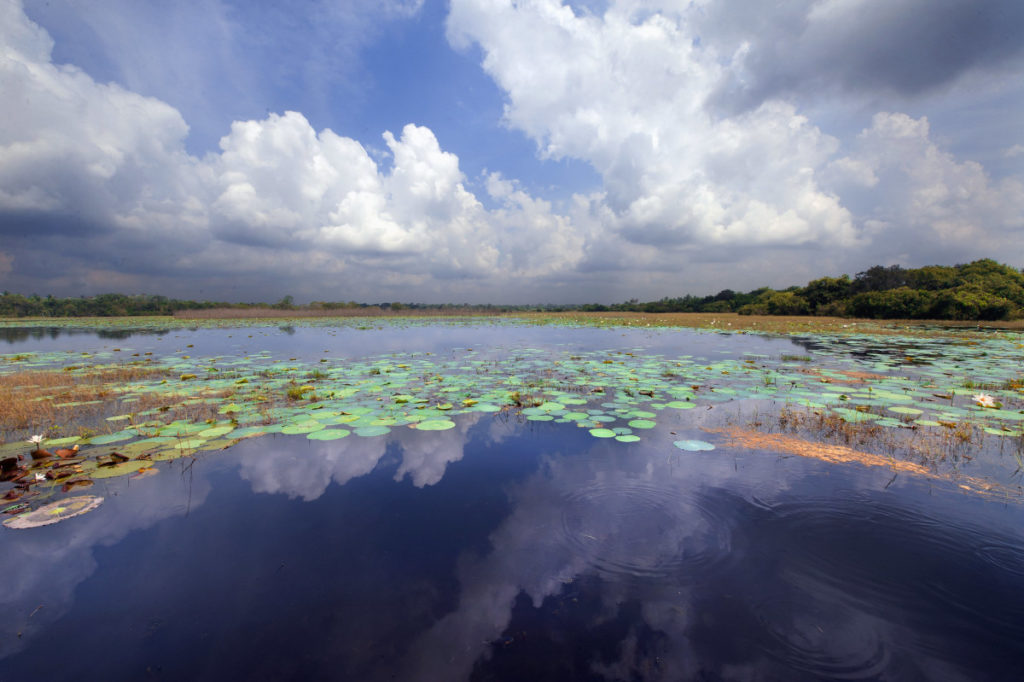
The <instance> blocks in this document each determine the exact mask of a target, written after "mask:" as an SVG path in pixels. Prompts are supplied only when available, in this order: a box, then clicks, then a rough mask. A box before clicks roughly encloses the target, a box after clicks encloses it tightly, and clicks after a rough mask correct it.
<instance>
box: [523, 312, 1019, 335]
mask: <svg viewBox="0 0 1024 682" xmlns="http://www.w3.org/2000/svg"><path fill="white" fill-rule="evenodd" d="M514 316H515V317H522V318H524V319H527V320H537V321H546V320H554V321H559V320H561V321H565V322H577V323H581V324H601V323H602V322H604V321H607V322H608V323H611V324H623V325H627V326H634V327H646V326H651V327H692V328H700V329H717V330H723V331H761V332H777V333H790V332H798V333H799V332H818V333H820V332H838V333H854V332H855V333H861V334H907V333H922V334H923V333H928V332H929V328H937V327H940V328H942V330H943V331H942V332H941V333H943V334H949V332H950V330H955V329H967V328H969V327H976V328H978V329H982V328H984V329H1008V330H1024V320H1014V321H1012V322H981V323H965V322H963V321H952V320H868V319H853V318H844V317H814V316H807V315H739V314H737V313H636V312H622V311H614V312H613V311H607V312H578V311H573V312H559V313H517V314H515V315H514Z"/></svg>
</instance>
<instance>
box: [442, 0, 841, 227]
mask: <svg viewBox="0 0 1024 682" xmlns="http://www.w3.org/2000/svg"><path fill="white" fill-rule="evenodd" d="M639 9H640V8H639V7H637V6H634V5H633V4H632V3H616V4H614V5H612V6H611V7H609V8H608V10H607V11H606V12H605V13H604V14H603V16H601V17H598V16H596V15H593V14H586V13H585V14H581V15H577V14H575V13H574V12H573V11H572V9H571V8H570V7H568V6H564V5H562V4H561V3H560V2H557V1H556V0H549V1H540V0H538V1H536V2H529V3H511V2H506V3H491V2H482V1H480V0H461V1H457V2H453V3H452V10H451V15H450V17H449V23H448V31H449V36H450V39H451V40H452V42H453V43H454V44H455V45H457V46H465V45H468V44H470V43H476V44H479V45H480V47H481V48H482V49H483V53H484V59H483V67H484V69H485V70H486V71H487V72H488V73H489V74H490V75H491V76H492V77H493V78H494V79H495V81H496V82H497V83H498V84H499V85H500V86H501V87H502V89H503V90H505V91H506V92H507V93H508V96H509V103H508V105H507V107H506V109H505V117H506V120H507V122H508V124H509V125H511V126H513V127H516V128H519V129H521V130H523V131H524V132H525V133H526V134H527V135H529V136H530V137H531V138H532V139H534V141H535V142H536V143H537V145H538V148H539V150H540V153H541V154H542V155H544V156H546V157H551V158H556V159H557V158H562V157H566V156H569V157H573V158H578V159H583V160H586V161H588V162H589V163H590V164H592V165H593V166H594V168H596V169H597V170H598V171H599V172H600V173H601V175H602V177H603V179H604V184H605V190H606V193H607V195H606V200H607V203H608V205H609V207H610V208H611V209H612V210H613V211H614V212H615V216H616V221H617V227H618V229H619V230H620V231H621V232H622V234H624V235H625V236H626V237H627V238H628V240H629V241H632V242H636V243H640V244H645V243H646V244H655V245H668V246H675V245H682V244H689V243H703V244H712V245H713V244H723V243H741V244H782V243H784V244H787V245H794V244H801V243H806V242H815V241H829V242H834V243H838V244H840V245H852V244H854V243H855V242H856V241H857V239H858V236H857V233H856V230H855V228H854V224H853V220H852V218H851V216H850V214H849V212H848V211H847V210H846V209H845V208H844V207H843V206H842V205H841V203H840V201H839V199H838V198H837V197H836V196H834V195H831V194H829V193H827V192H825V191H823V190H822V189H821V188H820V186H819V184H818V180H817V178H816V175H815V172H816V170H817V169H819V168H820V167H821V166H822V165H823V164H824V163H825V162H826V161H827V159H828V158H829V157H830V156H831V155H832V154H833V153H834V152H835V151H836V149H837V147H838V141H837V140H835V139H833V138H831V137H829V136H828V135H825V134H823V133H822V132H821V131H820V130H819V129H818V128H817V127H815V126H814V125H813V124H811V123H810V122H809V121H808V120H807V119H806V118H805V117H803V116H801V115H799V114H798V113H797V111H796V109H795V107H794V106H792V105H791V104H788V103H784V102H778V101H772V102H768V103H765V104H764V105H762V106H760V107H758V108H756V109H754V110H752V111H748V112H745V113H743V114H742V115H739V116H737V117H734V118H728V119H716V118H714V117H713V116H712V115H711V114H709V112H708V111H707V108H706V107H705V100H706V99H707V97H708V96H709V95H710V94H711V92H712V91H713V90H714V88H715V87H716V84H717V83H719V82H720V80H721V79H722V77H723V73H724V72H725V70H726V68H727V67H726V66H723V65H722V64H721V63H720V61H719V55H718V54H717V53H715V52H713V51H710V50H703V49H700V48H699V47H697V46H696V45H695V35H694V32H693V27H692V26H691V25H690V24H689V23H688V21H687V19H686V18H685V17H683V16H681V15H678V14H675V13H671V12H652V11H647V12H646V13H645V14H644V15H641V14H640V13H639ZM737 59H738V57H737Z"/></svg>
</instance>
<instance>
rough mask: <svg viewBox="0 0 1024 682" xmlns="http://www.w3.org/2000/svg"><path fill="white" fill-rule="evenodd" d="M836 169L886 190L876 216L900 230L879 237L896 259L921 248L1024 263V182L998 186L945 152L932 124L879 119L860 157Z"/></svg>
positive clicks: (891, 116)
mask: <svg viewBox="0 0 1024 682" xmlns="http://www.w3.org/2000/svg"><path fill="white" fill-rule="evenodd" d="M836 163H837V165H842V166H845V167H847V168H855V169H858V172H860V173H862V174H864V175H865V176H866V177H871V178H875V182H876V183H878V184H879V185H880V187H881V189H880V191H879V192H877V193H876V194H875V195H874V199H875V202H874V205H873V206H872V208H871V209H870V211H871V214H872V215H873V219H874V220H878V221H883V222H884V223H885V224H887V225H889V226H892V227H895V228H897V230H898V232H896V231H894V230H891V229H890V230H887V231H886V232H885V233H883V234H882V235H880V237H882V239H885V240H887V241H889V243H890V244H891V245H893V246H895V247H896V248H894V249H893V251H894V252H898V251H899V247H900V246H907V247H912V246H913V244H914V243H917V244H920V245H925V244H927V245H930V246H931V248H935V247H936V246H942V247H946V248H947V249H949V250H950V251H951V252H953V253H957V254H958V255H959V256H960V258H961V259H969V258H973V257H981V256H984V255H986V254H987V255H996V257H998V258H1001V259H1004V258H1005V259H1010V260H1011V261H1012V262H1015V261H1017V260H1019V259H1022V258H1024V246H1022V244H1024V183H1022V182H1021V181H1020V180H1019V179H1018V178H1014V177H1009V178H1004V179H1002V180H999V181H995V180H992V179H991V178H990V177H989V176H988V174H987V173H986V172H985V169H984V168H983V167H982V166H981V165H980V164H978V163H975V162H973V161H958V160H957V159H956V158H954V157H953V155H951V154H949V153H948V152H945V151H943V150H941V149H940V148H939V147H938V145H936V144H935V142H934V141H933V140H932V139H931V137H930V126H929V122H928V119H927V118H925V117H921V118H918V119H915V118H912V117H910V116H907V115H906V114H902V113H889V112H882V113H879V114H876V115H875V117H874V119H873V121H872V125H871V127H870V128H867V129H865V130H863V131H862V132H861V133H860V135H859V136H858V138H857V142H856V145H855V149H854V150H853V153H852V154H851V155H850V156H847V157H844V158H842V159H840V160H838V161H837V162H836Z"/></svg>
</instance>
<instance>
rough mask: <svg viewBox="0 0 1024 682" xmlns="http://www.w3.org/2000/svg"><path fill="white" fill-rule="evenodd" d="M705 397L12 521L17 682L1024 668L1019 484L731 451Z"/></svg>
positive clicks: (411, 441)
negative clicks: (57, 516)
mask: <svg viewBox="0 0 1024 682" xmlns="http://www.w3.org/2000/svg"><path fill="white" fill-rule="evenodd" d="M250 335H251V336H250ZM9 343H10V346H11V348H10V349H9V350H8V351H6V352H24V351H27V350H34V349H42V350H46V351H52V350H55V349H70V350H79V349H83V348H85V349H88V350H89V351H90V352H100V351H103V350H104V349H105V348H107V347H108V346H111V345H112V344H120V345H121V346H123V347H125V348H127V347H131V348H134V349H137V350H143V349H146V348H151V349H155V351H156V352H161V353H163V352H167V353H169V352H174V351H176V350H178V349H180V348H181V347H183V346H184V345H186V344H192V345H193V348H192V349H190V352H192V353H194V354H196V355H201V354H203V353H208V354H211V355H215V354H224V353H232V352H236V353H250V352H259V351H269V352H271V353H274V354H282V355H291V356H295V357H298V356H303V355H308V356H310V357H319V354H321V353H323V352H324V351H330V352H331V353H332V355H335V356H339V357H340V356H345V357H359V356H360V355H361V354H371V353H381V352H392V351H395V350H417V351H425V350H429V351H431V352H434V353H441V354H443V353H445V352H448V351H449V350H450V349H454V348H463V347H478V348H488V349H491V350H492V351H493V352H494V353H507V352H514V349H515V348H517V347H519V346H522V345H529V346H531V347H541V348H543V347H548V346H559V347H562V346H568V347H570V348H580V349H589V348H602V349H603V348H609V347H619V348H630V349H634V350H636V349H641V348H642V349H646V350H648V351H649V352H657V353H665V352H669V351H672V350H675V351H677V352H685V353H687V354H690V355H693V356H695V357H701V358H707V359H708V360H709V361H710V360H713V359H717V358H720V357H732V356H735V357H742V356H743V355H744V353H758V354H764V355H772V354H775V355H779V354H783V353H793V352H796V351H799V350H801V349H802V348H803V347H804V346H799V345H796V343H797V342H794V341H791V340H789V339H776V338H768V337H759V336H747V337H743V338H740V337H721V336H719V335H716V334H704V335H697V334H692V333H685V334H684V333H680V332H647V331H645V332H638V331H623V330H605V329H601V330H596V329H590V330H586V329H584V330H579V329H576V330H572V329H558V328H524V327H497V326H486V327H484V326H482V327H473V326H470V327H465V328H462V327H459V328H446V327H439V326H433V327H431V326H428V327H423V328H415V327H413V328H406V329H390V328H389V329H383V330H381V329H378V330H362V331H356V330H325V329H315V328H300V329H295V330H292V332H291V333H289V332H288V331H282V330H279V329H276V328H269V329H248V330H240V329H233V330H209V329H204V330H197V331H188V330H166V331H164V332H162V333H161V334H158V335H156V334H136V335H131V336H129V337H127V338H119V339H104V338H100V337H98V336H96V335H95V334H80V335H60V334H58V335H56V336H53V335H47V336H45V337H42V338H37V339H33V338H31V336H30V337H28V338H25V339H21V340H18V341H9ZM804 345H805V346H806V345H807V343H806V341H804ZM680 346H685V347H684V348H681V347H680ZM876 350H877V349H876ZM637 352H639V351H637ZM761 409H764V408H761ZM715 410H719V411H721V410H731V414H733V415H735V414H739V413H742V408H741V407H740V406H736V405H732V406H730V405H729V404H722V405H719V406H716V407H715ZM691 412H694V413H695V412H698V410H690V411H687V412H686V413H680V414H678V415H675V416H665V417H659V419H658V425H657V427H656V428H654V429H651V430H650V434H645V438H644V439H643V440H642V441H640V442H634V443H623V442H614V441H610V440H600V439H595V438H592V437H590V435H589V434H588V433H587V430H586V429H580V428H577V427H576V426H575V425H572V424H558V423H553V422H542V421H527V420H525V419H523V418H521V417H517V416H516V415H514V414H509V413H507V412H502V413H498V414H484V413H474V414H461V415H456V416H455V417H454V421H455V422H456V428H454V429H450V430H448V431H442V432H425V431H415V430H411V429H395V430H392V432H391V433H389V434H388V435H386V436H382V437H376V438H356V437H350V438H345V439H342V440H337V441H330V442H316V441H311V440H307V439H306V438H304V437H302V436H301V435H299V436H286V435H281V434H275V435H268V436H265V437H262V438H258V439H253V440H247V441H243V442H241V443H239V444H237V445H235V446H233V447H232V448H230V449H228V450H226V451H222V452H209V453H200V454H198V455H197V456H195V457H194V458H191V457H190V458H184V459H179V460H175V461H171V462H164V463H160V465H159V469H160V473H159V475H156V476H151V477H148V478H144V479H140V480H132V479H129V478H126V477H123V478H116V479H108V480H105V481H98V482H97V483H98V485H97V486H96V487H94V488H93V489H92V491H90V492H94V493H95V494H97V495H102V496H103V497H104V498H105V501H104V503H103V505H102V506H100V507H99V508H98V509H96V510H95V511H93V512H91V513H89V514H86V515H84V516H82V517H79V518H75V519H70V520H68V521H65V522H63V523H58V524H56V525H53V526H47V527H43V528H38V529H32V530H28V531H15V530H9V529H2V532H0V575H3V576H4V578H5V584H4V589H3V590H2V592H0V623H2V627H0V638H2V639H0V680H2V681H3V682H8V681H18V680H122V679H124V680H129V679H130V680H137V679H155V680H161V679H166V680H224V679H247V680H282V679H304V680H320V679H322V680H369V681H374V680H425V681H426V680H431V681H436V680H453V681H454V680H818V679H822V680H825V679H885V680H1009V679H1019V677H1020V672H1019V671H1020V669H1021V666H1022V664H1024V531H1022V528H1024V524H1022V522H1024V513H1022V506H1021V505H1020V504H1019V503H1018V502H1016V501H1014V500H1006V499H998V500H997V499H993V498H989V497H984V496H978V495H973V494H970V493H968V492H965V491H964V490H962V489H961V488H959V487H958V486H957V485H956V484H955V482H949V481H945V480H941V479H935V478H927V477H915V476H914V475H912V474H906V473H901V474H899V475H896V476H894V475H893V471H890V470H888V469H885V468H883V467H866V466H861V465H859V464H835V463H829V462H824V461H819V460H816V459H809V458H805V457H796V456H787V455H780V454H778V453H777V452H769V451H763V450H758V449H741V448H737V447H730V446H728V445H727V444H723V443H718V447H717V449H715V450H714V451H704V452H700V451H698V452H690V451H685V450H680V449H678V448H675V447H673V446H672V443H673V441H675V440H678V439H680V438H706V439H710V440H714V437H713V436H709V435H708V434H707V433H706V432H704V431H702V430H701V425H702V424H703V423H705V422H704V421H702V419H706V418H696V417H694V416H693V415H691V414H689V413H691ZM707 412H708V414H713V413H714V410H710V408H709V409H708V410H707Z"/></svg>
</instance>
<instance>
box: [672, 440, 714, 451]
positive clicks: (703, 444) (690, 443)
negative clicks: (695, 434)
mask: <svg viewBox="0 0 1024 682" xmlns="http://www.w3.org/2000/svg"><path fill="white" fill-rule="evenodd" d="M672 445H675V446H676V447H677V448H679V449H680V450H689V451H691V452H699V451H701V450H714V449H715V446H714V445H712V444H711V443H708V442H707V441H703V440H677V441H675V442H674V443H672Z"/></svg>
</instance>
